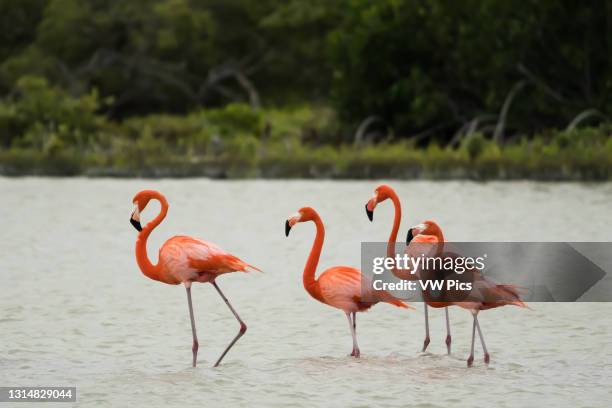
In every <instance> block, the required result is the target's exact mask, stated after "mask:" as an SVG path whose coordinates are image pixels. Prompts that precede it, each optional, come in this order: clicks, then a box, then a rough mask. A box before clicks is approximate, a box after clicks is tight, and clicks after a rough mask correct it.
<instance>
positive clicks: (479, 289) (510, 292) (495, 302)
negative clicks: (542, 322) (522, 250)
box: [406, 220, 528, 367]
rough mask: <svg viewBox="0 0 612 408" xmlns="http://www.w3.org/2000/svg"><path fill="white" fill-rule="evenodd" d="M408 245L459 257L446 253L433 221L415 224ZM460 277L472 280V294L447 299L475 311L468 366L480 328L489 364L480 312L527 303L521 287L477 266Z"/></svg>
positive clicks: (435, 272) (421, 273)
mask: <svg viewBox="0 0 612 408" xmlns="http://www.w3.org/2000/svg"><path fill="white" fill-rule="evenodd" d="M406 244H408V246H409V248H410V247H412V246H413V245H418V244H429V245H432V246H431V250H430V253H431V252H435V253H436V256H440V257H442V258H447V257H455V256H458V255H457V254H455V253H452V252H443V248H444V239H443V235H442V229H441V228H440V226H438V224H436V223H435V222H434V221H430V220H428V221H424V222H422V223H421V224H419V225H417V226H415V227H412V228H410V229H409V230H408V235H407V238H406ZM437 273H438V272H437V271H427V272H425V274H432V275H436V274H437ZM419 275H420V276H421V277H423V272H422V271H419ZM460 276H461V279H462V280H463V281H465V282H471V283H472V290H471V291H470V292H469V293H465V292H462V293H461V294H459V295H458V296H453V295H448V294H447V295H446V296H447V297H448V298H450V299H453V298H456V299H458V300H457V301H449V302H445V303H446V304H450V305H455V306H458V307H461V308H463V309H467V310H469V311H470V312H471V313H472V317H473V324H472V345H471V348H470V355H469V357H468V359H467V366H468V367H471V366H472V364H473V363H474V341H475V336H476V330H478V337H479V338H480V344H481V345H482V350H483V352H484V362H485V364H489V361H490V355H489V352H488V350H487V346H486V344H485V340H484V336H483V334H482V330H481V329H480V324H479V323H478V313H479V312H480V311H482V310H488V309H494V308H497V307H501V306H506V305H514V306H519V307H523V308H527V307H528V306H527V305H526V304H525V303H524V302H523V301H522V300H521V298H520V294H519V289H520V288H519V287H518V286H515V285H507V284H505V285H503V284H497V283H495V282H493V281H492V280H490V279H488V278H486V277H485V276H483V275H482V274H481V273H480V272H479V271H478V270H477V269H475V268H472V269H467V270H466V271H465V272H463V273H462V274H461V275H460ZM423 295H424V297H425V298H427V297H429V296H430V294H429V291H425V292H424V294H423Z"/></svg>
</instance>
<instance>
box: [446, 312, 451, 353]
mask: <svg viewBox="0 0 612 408" xmlns="http://www.w3.org/2000/svg"><path fill="white" fill-rule="evenodd" d="M444 313H445V314H446V350H447V351H448V354H450V353H451V341H452V340H451V332H450V321H449V319H448V307H445V308H444Z"/></svg>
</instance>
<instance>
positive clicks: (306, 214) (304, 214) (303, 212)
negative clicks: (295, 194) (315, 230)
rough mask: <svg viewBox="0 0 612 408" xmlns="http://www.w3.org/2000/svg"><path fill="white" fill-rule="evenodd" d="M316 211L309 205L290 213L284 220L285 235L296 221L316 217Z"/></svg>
mask: <svg viewBox="0 0 612 408" xmlns="http://www.w3.org/2000/svg"><path fill="white" fill-rule="evenodd" d="M316 214H317V212H316V211H315V210H314V209H312V208H311V207H302V208H300V209H299V210H298V212H296V213H295V214H292V215H291V216H290V217H289V218H287V221H285V236H287V237H288V236H289V231H291V228H292V227H293V226H294V225H295V224H297V223H298V222H305V221H313V220H314V219H315V217H316Z"/></svg>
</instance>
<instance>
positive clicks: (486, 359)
mask: <svg viewBox="0 0 612 408" xmlns="http://www.w3.org/2000/svg"><path fill="white" fill-rule="evenodd" d="M474 321H475V322H476V329H478V336H479V337H480V344H482V351H484V362H485V364H489V361H490V358H489V352H488V351H487V346H486V344H485V341H484V336H483V335H482V330H480V324H479V323H478V317H476V316H474Z"/></svg>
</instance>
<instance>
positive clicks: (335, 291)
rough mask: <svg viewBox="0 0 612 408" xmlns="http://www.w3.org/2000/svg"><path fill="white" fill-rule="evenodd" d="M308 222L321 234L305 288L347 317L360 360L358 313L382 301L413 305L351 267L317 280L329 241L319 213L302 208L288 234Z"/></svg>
mask: <svg viewBox="0 0 612 408" xmlns="http://www.w3.org/2000/svg"><path fill="white" fill-rule="evenodd" d="M306 221H312V222H314V223H315V226H316V228H317V234H316V236H315V239H314V243H313V245H312V249H311V250H310V255H309V256H308V260H307V261H306V266H305V267H304V274H303V283H304V288H305V289H306V291H307V292H308V293H309V294H310V296H312V297H313V298H315V299H316V300H318V301H319V302H321V303H325V304H326V305H329V306H331V307H335V308H336V309H340V310H342V311H343V312H344V313H345V314H346V318H347V319H348V323H349V328H350V330H351V335H352V337H353V351H352V352H351V356H353V357H355V358H358V357H359V356H360V355H361V352H360V350H359V346H358V345H357V312H363V311H366V310H368V309H369V308H371V307H372V306H374V305H375V304H376V303H379V302H384V303H390V304H392V305H394V306H397V307H402V308H408V307H409V306H408V305H406V304H405V303H404V302H402V301H400V300H398V299H396V298H394V297H393V296H391V294H389V293H388V292H386V291H383V290H374V289H373V288H372V284H371V282H369V280H368V278H367V277H366V276H363V275H362V274H361V271H360V270H359V269H356V268H352V267H350V266H334V267H331V268H329V269H327V270H325V271H324V272H323V273H321V275H320V276H319V278H318V279H316V278H315V272H316V269H317V265H318V263H319V257H320V256H321V249H322V248H323V240H324V238H325V227H324V226H323V221H321V218H320V217H319V214H317V212H316V211H315V210H314V209H312V208H310V207H304V208H301V209H300V210H299V211H298V212H297V214H295V215H292V216H291V217H289V219H288V220H287V221H286V222H285V235H286V236H289V231H290V230H291V228H292V227H293V226H294V225H295V224H297V223H299V222H306ZM362 282H363V283H364V284H363V285H362Z"/></svg>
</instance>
